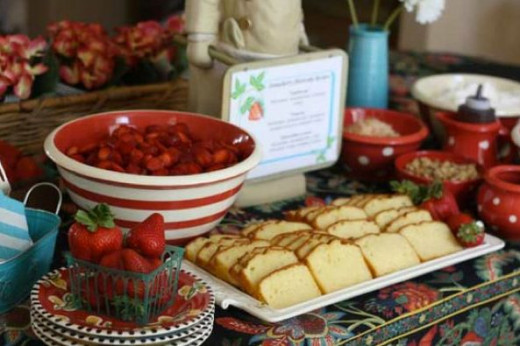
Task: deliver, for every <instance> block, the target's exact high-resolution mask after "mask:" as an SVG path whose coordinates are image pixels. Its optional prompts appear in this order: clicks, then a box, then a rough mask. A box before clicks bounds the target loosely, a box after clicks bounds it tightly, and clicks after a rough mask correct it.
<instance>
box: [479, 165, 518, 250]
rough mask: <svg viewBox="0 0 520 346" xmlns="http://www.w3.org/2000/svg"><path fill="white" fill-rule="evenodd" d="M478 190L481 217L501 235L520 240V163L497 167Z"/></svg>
mask: <svg viewBox="0 0 520 346" xmlns="http://www.w3.org/2000/svg"><path fill="white" fill-rule="evenodd" d="M484 180H485V183H484V184H482V186H481V187H480V189H479V191H478V196H477V203H478V212H479V216H480V217H481V218H482V220H483V221H484V222H485V223H486V226H488V227H490V228H491V230H492V231H494V232H495V233H497V234H498V235H499V236H501V237H503V238H505V239H508V240H513V241H520V166H509V165H502V166H495V167H493V168H491V169H489V170H488V171H486V173H485V175H484Z"/></svg>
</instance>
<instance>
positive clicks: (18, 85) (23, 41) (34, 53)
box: [0, 35, 48, 99]
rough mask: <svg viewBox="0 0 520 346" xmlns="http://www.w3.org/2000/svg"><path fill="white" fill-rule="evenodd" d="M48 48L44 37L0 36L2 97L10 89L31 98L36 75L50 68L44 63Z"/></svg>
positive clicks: (20, 95) (0, 94)
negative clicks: (32, 38)
mask: <svg viewBox="0 0 520 346" xmlns="http://www.w3.org/2000/svg"><path fill="white" fill-rule="evenodd" d="M46 48H47V43H46V42H45V40H44V39H43V38H42V37H38V38H36V39H34V40H30V39H29V38H28V37H27V36H25V35H7V36H0V98H3V97H4V95H5V94H6V93H7V92H8V91H9V89H12V91H13V93H14V94H15V95H16V96H18V97H19V98H21V99H27V98H29V96H30V95H31V89H32V85H33V83H34V80H35V78H36V76H38V75H41V74H43V73H45V72H46V71H47V70H48V67H47V66H46V65H45V64H43V63H42V57H43V55H44V54H45V50H46Z"/></svg>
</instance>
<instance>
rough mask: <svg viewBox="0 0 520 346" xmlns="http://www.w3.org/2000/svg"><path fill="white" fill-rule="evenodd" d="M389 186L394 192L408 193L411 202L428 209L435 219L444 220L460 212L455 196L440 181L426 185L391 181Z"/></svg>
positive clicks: (405, 181) (406, 181)
mask: <svg viewBox="0 0 520 346" xmlns="http://www.w3.org/2000/svg"><path fill="white" fill-rule="evenodd" d="M390 186H391V187H392V190H394V191H395V192H397V193H402V194H405V195H408V196H409V197H410V199H411V200H412V202H413V204H415V205H419V206H420V207H421V208H424V209H426V210H428V211H429V212H430V214H431V215H432V218H434V219H435V220H441V221H445V220H446V219H447V218H448V217H450V216H451V215H455V214H460V211H459V205H458V204H457V201H456V200H455V197H454V196H453V194H452V193H451V192H450V191H449V190H448V189H447V188H446V187H445V186H444V185H443V183H442V182H441V181H434V182H433V183H432V184H430V185H427V186H424V185H417V184H415V183H413V182H411V181H409V180H403V181H402V182H397V181H392V182H390Z"/></svg>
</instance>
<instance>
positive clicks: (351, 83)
mask: <svg viewBox="0 0 520 346" xmlns="http://www.w3.org/2000/svg"><path fill="white" fill-rule="evenodd" d="M388 34H389V32H388V31H387V30H383V28H382V27H379V26H371V25H368V24H359V25H358V26H351V27H350V41H349V47H348V52H349V71H348V86H347V90H348V91H347V106H348V107H370V108H388Z"/></svg>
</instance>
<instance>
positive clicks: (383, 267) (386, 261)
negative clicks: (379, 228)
mask: <svg viewBox="0 0 520 346" xmlns="http://www.w3.org/2000/svg"><path fill="white" fill-rule="evenodd" d="M355 243H356V244H357V245H359V246H360V247H361V251H362V252H363V256H364V257H365V259H366V261H367V262H368V265H369V266H370V269H371V270H372V273H373V274H374V276H376V277H379V276H383V275H386V274H390V273H393V272H396V271H398V270H401V269H405V268H409V267H412V266H414V265H417V264H420V263H421V261H420V260H419V257H418V256H417V254H416V253H415V250H414V249H413V247H412V245H410V243H409V242H408V240H406V238H405V237H403V236H402V235H400V234H398V233H380V234H371V235H367V236H365V237H362V238H359V239H357V240H355Z"/></svg>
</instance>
